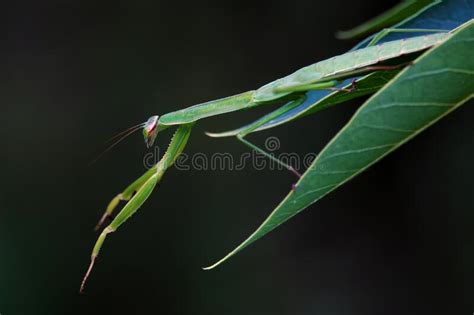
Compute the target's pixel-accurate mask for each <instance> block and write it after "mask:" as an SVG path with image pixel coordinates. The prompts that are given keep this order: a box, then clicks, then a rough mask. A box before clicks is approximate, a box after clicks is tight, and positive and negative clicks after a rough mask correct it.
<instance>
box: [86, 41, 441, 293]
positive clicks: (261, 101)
mask: <svg viewBox="0 0 474 315" xmlns="http://www.w3.org/2000/svg"><path fill="white" fill-rule="evenodd" d="M449 36H450V33H435V34H432V35H426V36H418V37H412V38H409V39H404V40H397V41H392V42H386V43H384V44H381V45H377V46H370V47H367V48H363V49H359V50H354V51H351V52H349V53H346V54H343V55H340V56H336V57H333V58H330V59H327V60H324V61H320V62H318V63H315V64H313V65H310V66H307V67H305V68H302V69H300V70H298V71H296V72H295V73H293V74H290V75H288V76H286V77H284V78H281V79H278V80H276V81H273V82H271V83H269V84H267V85H264V86H262V87H261V88H259V89H257V90H253V91H248V92H245V93H241V94H238V95H235V96H231V97H227V98H223V99H219V100H215V101H211V102H207V103H203V104H199V105H195V106H191V107H188V108H185V109H182V110H178V111H175V112H171V113H168V114H165V115H163V116H161V117H160V116H152V117H150V118H149V119H148V121H147V122H145V123H143V124H140V125H137V126H136V127H132V128H130V129H128V130H127V131H125V132H124V133H123V134H124V135H123V136H120V139H119V141H120V140H121V139H123V138H124V137H126V136H128V135H130V134H131V133H133V132H135V131H136V130H139V129H140V128H143V136H144V140H145V144H146V146H147V147H151V146H152V145H153V143H154V141H155V139H156V137H157V135H158V133H159V132H160V131H162V130H164V129H167V128H169V127H172V126H177V127H178V128H177V130H176V132H175V134H174V135H173V137H172V139H171V142H170V144H169V146H168V149H167V151H166V152H165V154H164V156H163V157H162V158H161V160H160V161H159V162H158V163H157V164H156V165H155V166H153V167H152V168H150V169H149V170H148V171H147V172H146V173H145V174H143V175H142V176H141V177H139V178H138V179H137V180H135V181H134V182H133V183H132V184H131V185H129V186H128V187H127V188H126V189H125V190H124V191H123V192H121V193H120V194H118V195H117V196H116V197H114V198H113V199H112V201H111V202H110V203H109V205H108V206H107V208H106V211H105V213H104V215H103V216H102V218H101V220H100V221H99V223H98V225H97V227H96V229H99V228H100V227H101V225H102V224H103V223H104V222H105V221H106V220H107V219H108V218H110V217H111V216H112V214H113V211H114V209H115V208H116V207H117V206H118V204H119V203H120V201H127V203H126V205H125V206H124V207H123V209H122V210H121V211H120V212H119V213H118V215H117V216H116V217H115V218H114V219H113V220H112V222H111V223H110V224H109V225H108V226H107V227H105V228H104V229H103V231H102V232H101V234H100V235H99V237H98V239H97V241H96V243H95V245H94V248H93V250H92V254H91V262H90V265H89V268H88V270H87V272H86V275H85V277H84V279H83V281H82V283H81V288H80V291H81V292H83V290H84V287H85V283H86V281H87V279H88V277H89V275H90V273H91V270H92V268H93V266H94V263H95V261H96V258H97V256H98V254H99V251H100V249H101V247H102V245H103V243H104V240H105V239H106V237H107V235H108V234H109V233H112V232H114V231H116V230H117V229H118V228H119V227H120V225H122V224H123V223H124V222H125V221H127V220H128V219H129V218H130V217H131V216H132V215H133V214H134V213H135V212H136V211H137V210H138V209H139V208H140V206H141V205H142V204H143V203H144V202H145V201H146V200H147V198H148V197H149V196H150V194H151V192H152V191H153V189H154V188H155V186H156V185H157V183H158V182H159V181H160V180H161V178H162V177H163V175H164V173H165V172H166V170H167V169H168V168H170V167H171V166H172V165H173V164H174V162H175V161H176V159H177V157H178V156H179V155H180V154H181V152H182V151H183V150H184V147H185V146H186V143H187V141H188V139H189V136H190V133H191V129H192V127H193V125H194V123H195V122H196V121H198V120H200V119H203V118H206V117H211V116H216V115H220V114H225V113H229V112H233V111H237V110H242V109H250V108H253V107H257V106H260V105H267V104H268V105H270V104H274V103H282V102H284V105H282V106H281V107H279V108H278V109H277V110H275V111H273V112H271V113H270V114H268V115H266V116H264V117H263V118H262V119H260V120H258V121H256V122H255V123H253V124H250V125H248V126H246V127H244V128H241V129H239V131H238V132H237V133H230V134H225V133H224V134H211V133H209V135H210V136H222V135H234V136H236V137H237V139H238V140H239V141H241V142H242V143H244V144H245V145H247V146H249V147H250V148H251V149H252V150H256V151H258V152H260V153H262V154H263V155H265V156H267V157H268V158H270V159H273V160H274V161H275V162H277V163H279V164H280V165H283V166H285V167H286V168H287V169H288V170H290V171H291V172H293V173H294V174H295V175H296V176H298V177H300V176H301V175H300V174H299V173H298V171H297V170H295V169H294V168H293V167H291V166H290V165H287V164H285V163H284V162H282V161H280V160H278V159H276V158H275V157H273V156H272V155H269V154H267V153H266V152H265V151H264V150H262V149H260V148H259V147H257V146H256V145H254V144H252V143H251V142H249V141H247V140H246V139H245V136H246V135H248V134H249V133H251V132H252V131H254V130H256V129H258V128H259V127H261V126H263V125H264V124H265V123H266V122H269V121H271V120H272V119H274V118H277V117H279V116H281V115H283V114H284V113H286V112H288V111H290V110H292V109H294V108H296V107H298V106H300V105H301V104H302V103H303V102H304V101H305V99H306V96H305V93H306V92H307V91H311V90H321V89H323V90H327V89H329V90H333V91H343V92H347V93H350V92H352V91H353V90H354V89H357V87H356V86H354V84H352V86H350V87H349V88H342V89H341V88H339V87H338V85H339V84H340V83H341V80H345V79H347V78H354V77H357V76H359V75H361V74H367V73H372V72H374V71H381V70H389V69H396V68H400V67H403V66H406V65H407V64H408V63H402V64H395V65H391V64H386V63H385V62H387V61H390V60H393V59H396V58H398V57H401V56H404V55H408V54H413V53H416V52H421V51H423V50H426V49H428V48H430V47H432V46H434V45H437V44H439V43H441V42H443V41H444V40H446V39H447V38H448V37H449Z"/></svg>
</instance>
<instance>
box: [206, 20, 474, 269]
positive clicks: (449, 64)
mask: <svg viewBox="0 0 474 315" xmlns="http://www.w3.org/2000/svg"><path fill="white" fill-rule="evenodd" d="M473 21H474V20H471V21H469V22H468V23H466V24H464V25H463V27H461V28H460V29H459V30H458V31H456V32H455V34H454V35H453V36H452V37H451V38H450V39H448V40H447V41H445V42H444V43H443V44H441V45H439V46H437V47H435V48H433V49H431V50H429V51H428V52H426V53H425V54H423V55H422V56H421V57H419V58H418V59H417V60H416V61H415V62H414V64H413V65H412V66H410V67H407V68H406V69H404V70H403V71H401V72H400V73H399V74H398V75H397V76H396V77H395V78H394V79H393V80H392V81H391V82H390V83H388V84H387V85H385V86H384V87H383V88H382V89H381V90H379V91H378V92H377V93H376V94H375V95H373V96H372V97H371V98H370V99H369V100H368V101H367V102H366V103H365V104H364V105H363V106H362V107H361V108H360V109H359V110H358V111H357V112H356V113H355V114H354V116H353V117H352V119H351V120H350V121H349V122H348V123H347V125H346V126H345V127H344V128H343V129H342V130H341V131H340V132H339V133H338V134H337V135H336V136H335V137H334V138H333V139H332V140H331V141H330V142H329V144H328V145H327V146H326V147H325V148H324V149H323V150H322V151H321V153H320V154H319V155H318V157H317V158H316V160H315V161H314V162H313V163H312V164H311V166H310V167H309V168H308V170H307V171H306V172H305V174H304V175H303V177H302V178H301V179H300V181H299V182H298V184H297V188H296V190H295V191H291V192H290V193H289V194H288V195H287V196H286V198H285V199H284V200H283V201H282V202H281V203H280V204H279V205H278V206H277V207H276V209H275V210H274V211H273V212H272V213H271V214H270V215H269V216H268V218H267V219H266V220H265V221H264V222H263V223H262V225H260V227H259V228H258V229H257V230H256V231H255V232H254V233H253V234H252V235H250V237H249V238H247V239H246V240H245V241H244V242H243V243H241V244H240V245H239V246H237V248H235V249H234V250H233V251H232V252H230V253H229V254H228V255H227V256H225V257H224V258H223V259H221V260H220V261H218V262H217V263H215V264H214V265H212V266H210V267H207V268H205V269H212V268H214V267H216V266H217V265H219V264H221V263H222V262H224V261H225V260H227V259H228V258H229V257H231V256H233V255H234V254H236V253H237V252H239V251H240V250H242V249H243V248H245V247H246V246H248V245H250V244H251V243H253V242H255V241H256V240H258V239H259V238H261V237H262V236H264V235H265V234H267V233H268V232H270V231H271V230H273V229H275V228H276V227H278V226H279V225H280V224H282V223H283V222H285V221H287V220H288V219H290V218H291V217H293V216H294V215H296V214H297V213H298V212H300V211H302V210H303V209H305V208H307V207H308V206H309V205H310V204H312V203H314V202H316V201H317V200H319V199H321V198H322V197H324V196H325V195H327V194H328V193H330V192H331V191H333V190H335V189H336V188H337V187H339V186H341V185H343V184H344V183H346V182H347V181H349V180H350V179H351V178H353V177H354V176H356V175H357V174H359V173H361V172H362V171H364V170H365V169H367V168H368V167H370V166H371V165H372V164H374V163H375V162H377V161H379V160H380V159H382V158H383V157H384V156H386V155H387V154H389V153H390V152H392V151H394V150H395V149H397V148H398V147H400V146H401V145H402V144H404V143H405V142H407V141H408V140H410V139H412V138H413V137H415V136H416V135H418V134H419V133H420V132H421V131H423V130H424V129H426V128H427V127H429V126H430V125H432V124H434V123H436V122H437V121H438V120H439V119H441V118H442V117H444V116H445V115H447V114H448V113H450V112H452V111H453V110H455V109H456V108H458V107H459V106H461V105H462V104H463V103H465V102H466V101H467V100H469V99H470V98H472V96H473V93H474V58H472V51H473V50H474V22H473Z"/></svg>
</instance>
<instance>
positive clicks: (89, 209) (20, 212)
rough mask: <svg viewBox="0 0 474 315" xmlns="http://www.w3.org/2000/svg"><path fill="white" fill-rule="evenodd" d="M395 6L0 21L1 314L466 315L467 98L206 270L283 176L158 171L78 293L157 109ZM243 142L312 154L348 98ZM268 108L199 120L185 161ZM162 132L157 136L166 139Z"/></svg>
mask: <svg viewBox="0 0 474 315" xmlns="http://www.w3.org/2000/svg"><path fill="white" fill-rule="evenodd" d="M395 3H396V1H392V0H391V1H375V0H372V1H368V0H365V1H358V2H357V1H342V0H333V1H327V2H319V3H318V2H316V1H306V0H295V1H291V2H288V1H276V0H274V1H247V2H246V1H239V2H234V1H228V2H224V1H210V2H189V3H185V2H179V1H100V2H98V1H90V2H88V1H31V2H25V1H15V2H10V3H8V4H4V5H3V6H4V8H3V10H2V11H1V13H0V17H1V21H2V28H1V31H0V32H1V34H2V36H1V41H0V66H1V71H0V108H1V115H0V117H1V124H0V128H1V133H0V136H1V143H2V149H1V151H0V152H1V154H0V159H1V160H0V165H1V167H2V172H1V179H2V180H1V189H0V314H2V315H10V314H104V312H105V313H114V314H142V313H145V312H147V313H151V314H206V315H212V314H298V315H299V314H301V315H303V314H321V315H325V314H330V315H335V314H337V315H339V314H364V315H369V314H471V313H472V312H474V303H473V299H472V297H473V296H474V273H473V268H472V266H473V265H474V233H473V228H474V212H473V210H474V198H473V194H472V193H473V187H472V175H473V174H474V165H473V163H472V161H473V160H474V137H473V131H472V117H474V107H473V106H469V105H466V106H464V107H462V108H460V109H459V110H457V111H456V112H454V113H453V114H451V115H449V116H448V117H446V118H445V119H443V120H442V121H441V122H440V123H438V124H436V125H435V126H433V127H431V128H430V129H428V130H427V131H425V132H424V133H422V134H421V135H420V136H419V137H417V138H416V139H414V140H413V141H411V142H409V143H408V144H406V145H404V146H403V147H402V148H401V149H400V150H398V151H396V152H395V153H393V154H391V155H390V156H388V157H387V158H386V159H384V160H383V161H381V162H380V163H378V164H376V165H375V166H374V167H372V168H371V169H370V170H368V171H367V172H365V173H364V174H362V175H360V176H359V177H357V178H355V179H354V180H352V181H351V182H350V183H348V184H346V185H344V186H343V187H341V188H340V189H338V190H337V191H336V192H334V193H332V194H330V195H328V196H327V197H325V198H324V199H323V200H321V201H320V202H318V203H316V204H314V205H312V206H311V207H309V208H308V209H307V210H306V211H304V212H302V213H301V214H300V215H298V216H296V217H295V218H293V219H292V220H290V221H289V222H287V223H286V224H284V225H283V226H281V227H280V228H278V229H277V230H275V231H274V232H272V233H271V234H269V235H268V236H266V237H265V238H263V239H261V240H260V241H258V242H257V243H255V244H254V245H252V246H251V247H249V248H247V249H246V250H244V251H243V252H241V253H240V254H238V255H237V256H235V257H234V258H233V259H231V260H229V261H228V262H227V263H225V264H224V265H222V266H221V267H220V268H217V269H215V270H213V271H208V272H205V271H202V270H201V267H203V266H206V265H209V264H210V263H212V262H215V261H216V260H217V259H219V258H221V257H222V256H223V255H224V254H225V253H227V252H228V251H229V250H231V249H232V248H233V247H235V246H236V245H237V244H238V243H240V242H241V241H242V240H243V239H244V238H246V237H247V236H248V235H249V233H251V232H252V231H253V230H254V229H255V228H256V227H257V226H258V225H259V224H260V223H261V222H262V220H263V219H264V218H265V217H266V216H267V215H268V214H269V213H270V211H271V210H272V209H273V208H274V207H275V206H276V205H277V204H278V202H279V201H280V200H281V199H282V198H283V197H284V196H285V195H286V193H287V192H288V190H289V188H290V185H291V183H292V182H294V180H295V179H294V178H293V176H292V174H290V173H289V172H286V171H276V170H274V171H272V170H264V171H255V170H252V169H251V168H247V169H245V170H244V171H196V170H194V171H188V172H184V171H178V170H170V171H169V172H168V173H167V174H166V176H165V178H164V180H163V182H162V184H161V186H160V187H159V189H157V190H156V191H155V192H154V193H153V194H152V196H151V198H150V199H149V201H148V202H147V203H146V204H145V205H144V206H143V207H142V208H141V209H140V211H139V213H138V214H136V215H135V216H134V217H133V218H132V219H131V220H129V221H128V222H127V223H126V224H125V225H123V226H122V227H121V228H120V230H119V231H117V232H116V233H114V234H111V235H110V237H109V238H108V239H107V241H106V243H105V245H104V247H103V250H102V252H101V256H100V257H99V259H98V261H97V264H96V267H95V269H94V271H93V273H92V276H91V278H90V281H89V283H88V286H87V288H86V293H85V294H83V295H79V294H78V289H79V284H80V281H81V279H82V276H83V274H84V272H85V271H86V268H87V266H88V264H89V257H90V252H91V249H92V246H93V244H94V242H95V240H96V237H97V234H96V233H95V232H94V231H93V227H94V225H95V223H96V222H97V220H98V219H99V217H100V215H101V214H102V212H103V210H104V207H105V206H106V204H107V203H108V202H109V200H110V199H111V198H112V197H113V196H115V195H116V194H117V193H118V192H120V191H121V190H122V189H123V188H125V187H126V186H127V185H128V184H129V183H130V182H131V181H132V180H134V179H135V178H137V177H138V176H139V175H141V174H142V173H143V171H144V167H143V161H142V159H143V156H144V154H145V153H146V152H147V151H146V149H145V146H144V144H143V140H142V138H141V135H139V134H136V135H134V136H133V137H131V138H129V139H127V141H125V142H123V143H122V144H121V145H120V146H117V147H116V148H115V149H114V150H113V151H111V152H110V153H109V154H108V155H106V156H105V157H104V158H103V159H101V160H99V161H98V162H97V163H95V164H93V165H92V166H88V163H89V162H90V160H91V159H92V158H93V157H94V155H95V154H96V153H97V150H98V149H100V148H101V147H102V144H103V142H104V141H105V140H107V139H108V138H110V137H111V136H113V135H114V134H115V133H117V132H118V131H120V130H123V129H125V128H127V127H129V126H131V125H133V124H136V123H139V122H142V121H144V120H145V119H146V118H147V117H148V116H150V115H153V114H163V113H166V112H170V111H173V110H176V109H179V108H183V107H187V106H189V105H193V104H197V103H200V102H204V101H208V100H212V99H216V98H220V97H225V96H229V95H232V94H236V93H239V92H242V91H246V90H250V89H254V88H257V87H259V86H261V85H263V84H264V83H267V82H269V81H271V80H273V79H276V78H278V77H281V76H283V75H286V74H288V73H290V72H292V71H294V70H296V69H298V68H300V67H302V66H305V65H308V64H311V63H313V62H315V61H318V60H321V59H324V58H327V57H330V56H333V55H336V54H339V53H342V52H344V51H346V50H348V49H350V48H351V47H352V46H353V45H354V44H355V43H356V41H339V40H337V39H335V37H334V32H336V31H337V30H341V29H347V28H350V27H353V26H355V25H357V24H359V23H361V22H363V21H365V20H367V19H368V18H370V17H373V16H375V15H376V14H378V13H380V12H382V11H384V10H386V9H388V8H389V7H391V6H392V5H394V4H395ZM362 101H363V100H361V99H359V100H356V101H354V102H352V103H348V104H346V105H340V106H337V107H335V108H332V109H329V110H326V111H323V112H321V113H320V114H318V115H315V116H309V117H306V118H304V119H301V120H298V121H297V122H294V123H291V124H287V125H284V126H281V127H278V128H275V129H271V130H269V131H266V132H262V133H258V134H255V135H253V136H251V137H250V138H249V139H252V140H254V141H255V142H256V143H260V144H262V143H263V142H264V141H265V139H266V138H267V137H268V136H276V137H278V138H279V139H280V143H281V148H280V152H296V153H299V154H306V153H309V152H316V153H317V152H319V151H320V150H321V148H322V147H323V146H324V145H325V143H327V141H329V139H331V137H332V136H333V135H334V134H335V133H336V132H337V131H338V130H339V129H340V128H341V127H342V126H343V125H344V124H345V122H346V121H347V120H348V119H349V117H350V116H351V115H352V114H353V112H354V110H355V109H356V108H357V107H358V106H359V105H360V104H361V103H362ZM267 111H268V108H267V109H265V108H264V109H259V110H256V111H249V112H242V113H235V114H230V115H225V116H219V117H216V118H213V119H207V120H204V121H201V122H200V123H199V124H198V125H197V126H196V128H195V129H194V133H193V134H192V136H191V139H190V142H189V145H188V147H187V148H186V152H187V153H189V154H193V153H196V152H203V153H204V154H212V153H214V152H230V153H231V154H233V155H239V154H241V153H243V152H247V149H246V148H245V147H244V146H243V145H242V144H240V143H238V142H237V141H236V140H235V139H211V138H208V137H206V136H205V135H204V133H203V132H204V131H206V130H210V131H223V130H227V129H231V128H234V127H238V126H240V125H241V124H242V123H246V122H249V121H251V120H252V119H253V118H256V117H258V116H260V115H262V114H263V113H265V112H267ZM170 135H171V133H170V132H165V133H163V134H162V135H161V137H160V139H159V141H158V145H159V146H163V145H166V144H167V142H168V141H169V137H170Z"/></svg>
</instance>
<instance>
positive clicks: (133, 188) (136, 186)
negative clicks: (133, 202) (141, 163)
mask: <svg viewBox="0 0 474 315" xmlns="http://www.w3.org/2000/svg"><path fill="white" fill-rule="evenodd" d="M155 173H156V171H155V169H154V168H150V169H149V170H148V171H147V172H146V173H145V174H143V175H142V176H140V177H139V178H138V179H137V180H135V181H134V182H133V183H132V184H130V185H129V186H128V187H127V188H125V190H124V191H123V192H121V193H120V194H118V195H117V196H115V197H114V198H113V199H112V200H111V201H110V203H109V204H108V206H107V208H106V210H105V212H104V214H103V215H102V217H101V218H100V220H99V223H97V225H96V227H95V230H96V231H97V230H99V229H100V227H101V226H102V225H103V224H104V222H105V221H106V220H107V219H108V218H110V217H111V215H112V213H113V211H114V210H115V208H116V207H117V205H118V204H119V203H120V201H129V200H130V198H132V196H133V194H135V193H136V192H138V191H139V190H140V189H141V188H142V186H143V185H144V184H145V183H146V182H147V181H148V179H149V178H150V177H151V176H152V175H153V174H155Z"/></svg>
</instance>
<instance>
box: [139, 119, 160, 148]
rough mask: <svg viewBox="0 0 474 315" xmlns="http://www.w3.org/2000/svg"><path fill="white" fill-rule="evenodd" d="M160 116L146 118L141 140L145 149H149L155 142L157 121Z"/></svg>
mask: <svg viewBox="0 0 474 315" xmlns="http://www.w3.org/2000/svg"><path fill="white" fill-rule="evenodd" d="M159 118H160V116H158V115H155V116H151V117H150V118H148V120H147V121H146V123H145V124H144V126H143V138H144V139H145V144H146V146H147V148H150V147H151V146H152V145H153V142H155V139H156V136H157V135H158V119H159Z"/></svg>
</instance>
